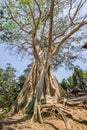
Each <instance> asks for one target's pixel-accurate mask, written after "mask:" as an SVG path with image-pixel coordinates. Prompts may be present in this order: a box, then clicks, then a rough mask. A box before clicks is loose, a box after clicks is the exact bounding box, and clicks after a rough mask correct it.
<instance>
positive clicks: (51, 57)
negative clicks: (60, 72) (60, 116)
mask: <svg viewBox="0 0 87 130" xmlns="http://www.w3.org/2000/svg"><path fill="white" fill-rule="evenodd" d="M86 4H87V2H86V0H83V1H82V0H76V1H74V0H70V1H68V0H66V1H65V0H62V1H60V0H44V1H42V0H19V1H17V0H10V1H9V0H3V1H2V2H1V10H0V17H1V19H0V30H1V31H2V32H3V33H1V34H0V38H1V39H2V40H4V41H6V42H7V43H8V45H9V47H12V48H17V49H18V52H22V51H25V53H27V52H28V54H29V55H31V53H32V55H33V63H32V68H31V70H30V72H29V74H28V76H27V78H26V80H25V83H24V85H23V89H22V90H21V92H20V93H19V95H18V97H17V100H16V103H15V106H14V111H15V112H19V111H22V112H24V113H27V114H32V119H36V120H38V119H39V121H40V122H43V120H42V116H41V111H42V110H43V109H44V107H47V104H49V103H51V105H52V103H53V104H54V103H55V104H57V103H58V101H59V99H60V98H61V96H62V95H63V96H64V94H65V92H64V90H63V89H62V87H61V86H60V84H59V82H58V80H57V78H56V77H55V76H54V74H53V70H52V66H53V64H54V63H55V64H56V65H59V64H60V62H62V61H66V60H68V59H67V58H66V56H68V54H69V57H70V58H71V59H74V58H76V57H75V55H74V56H73V53H71V49H73V51H74V48H75V47H74V46H72V43H71V42H73V41H75V40H78V39H77V37H75V35H76V32H78V31H79V30H80V31H81V29H82V30H83V33H82V37H81V38H79V40H78V41H80V40H81V39H82V38H83V37H85V31H84V28H83V26H86V25H87V15H86V13H85V12H84V15H83V14H82V13H81V9H83V8H85V6H86ZM74 34H75V35H74ZM79 34H80V33H78V35H79ZM73 36H74V38H73ZM78 37H79V36H78ZM64 48H65V53H64V52H63V50H64ZM67 48H68V49H67ZM66 50H68V51H66ZM69 51H70V52H69ZM61 57H62V60H61ZM25 62H26V61H25ZM43 104H44V105H43ZM60 113H61V112H60Z"/></svg>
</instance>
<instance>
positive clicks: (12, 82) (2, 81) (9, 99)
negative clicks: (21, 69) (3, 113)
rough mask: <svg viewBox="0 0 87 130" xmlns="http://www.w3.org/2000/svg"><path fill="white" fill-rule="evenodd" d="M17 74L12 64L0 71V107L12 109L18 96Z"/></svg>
mask: <svg viewBox="0 0 87 130" xmlns="http://www.w3.org/2000/svg"><path fill="white" fill-rule="evenodd" d="M15 72H16V70H15V69H14V68H13V67H11V65H10V64H7V66H6V69H0V107H10V106H11V104H12V103H13V102H14V100H15V99H16V97H17V95H18V92H17V82H16V77H15Z"/></svg>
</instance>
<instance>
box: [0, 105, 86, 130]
mask: <svg viewBox="0 0 87 130" xmlns="http://www.w3.org/2000/svg"><path fill="white" fill-rule="evenodd" d="M65 108H67V109H68V110H69V111H70V112H71V113H72V114H73V115H74V116H75V118H73V119H72V118H71V117H69V116H67V118H68V120H69V122H70V125H71V128H72V130H87V109H85V108H83V107H81V106H80V107H75V106H74V107H67V106H65ZM58 117H59V116H58ZM58 117H55V116H54V115H53V114H51V116H46V117H44V118H43V119H44V124H43V125H42V124H40V123H38V122H34V123H31V120H30V118H29V116H26V115H23V114H21V113H20V114H15V115H7V116H6V117H5V118H4V119H3V120H2V121H1V123H0V130H66V127H65V124H64V121H63V120H62V119H61V118H58Z"/></svg>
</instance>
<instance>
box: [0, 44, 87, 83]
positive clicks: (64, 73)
mask: <svg viewBox="0 0 87 130" xmlns="http://www.w3.org/2000/svg"><path fill="white" fill-rule="evenodd" d="M86 55H87V50H85V51H84V53H83V56H86ZM30 62H31V61H30V58H28V57H24V58H23V59H22V60H21V57H20V56H18V55H17V54H15V53H11V52H10V51H9V50H8V49H6V46H5V45H4V44H1V45H0V68H5V66H6V64H7V63H10V64H11V65H12V67H14V68H16V69H17V73H16V74H17V76H19V75H21V74H23V70H24V69H26V67H27V65H28V64H29V63H30ZM75 65H79V66H80V67H81V68H82V69H83V70H87V62H82V61H80V60H77V61H76V62H75ZM54 74H55V75H56V77H57V79H58V80H59V81H61V80H62V79H63V78H67V77H69V76H70V75H71V74H72V71H69V70H66V69H65V68H64V67H61V68H59V69H58V70H57V71H56V72H54Z"/></svg>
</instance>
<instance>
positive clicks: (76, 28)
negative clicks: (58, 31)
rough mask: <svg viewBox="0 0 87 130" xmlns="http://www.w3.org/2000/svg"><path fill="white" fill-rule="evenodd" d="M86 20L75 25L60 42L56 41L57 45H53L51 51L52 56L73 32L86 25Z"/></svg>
mask: <svg viewBox="0 0 87 130" xmlns="http://www.w3.org/2000/svg"><path fill="white" fill-rule="evenodd" d="M86 24H87V21H83V22H82V23H80V24H79V25H77V26H76V27H75V28H74V29H73V30H71V31H70V32H69V33H68V34H67V35H66V36H65V37H64V38H63V39H62V40H61V41H60V42H58V44H57V46H56V47H55V49H54V51H53V52H52V56H53V55H54V54H55V53H56V52H57V51H58V50H59V49H60V47H61V45H62V44H63V43H64V42H65V41H66V40H67V39H68V38H69V37H70V36H72V35H73V34H74V33H75V32H77V31H78V30H79V29H80V28H81V27H82V26H84V25H86Z"/></svg>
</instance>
